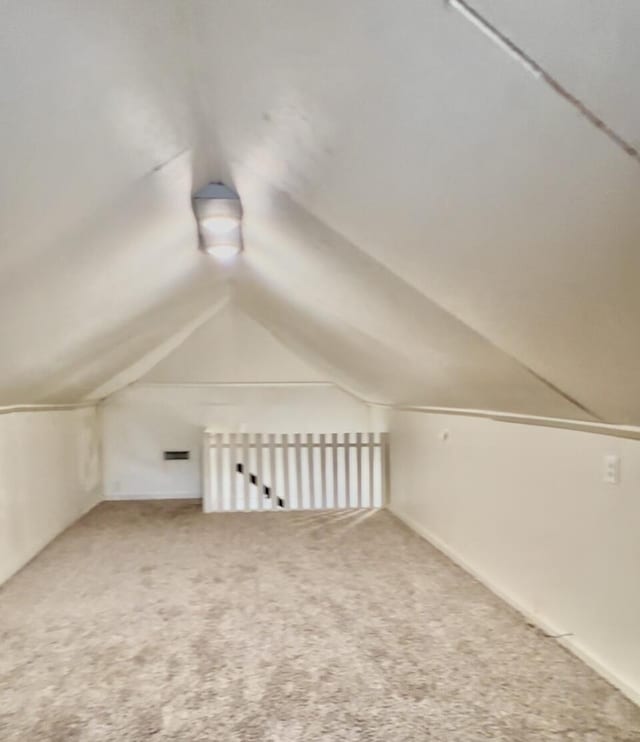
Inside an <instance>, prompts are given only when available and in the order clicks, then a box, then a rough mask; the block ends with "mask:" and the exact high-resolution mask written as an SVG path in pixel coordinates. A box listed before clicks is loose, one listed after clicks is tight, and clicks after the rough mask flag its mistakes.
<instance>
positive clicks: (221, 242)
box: [193, 183, 242, 260]
mask: <svg viewBox="0 0 640 742" xmlns="http://www.w3.org/2000/svg"><path fill="white" fill-rule="evenodd" d="M193 210H194V212H195V215H196V219H197V220H198V228H199V232H200V244H201V247H202V249H203V250H205V252H207V253H209V254H210V255H213V256H214V257H215V258H219V259H220V260H230V259H231V258H233V257H235V256H236V255H237V254H238V253H239V252H240V250H242V230H241V222H242V204H241V203H240V197H239V196H238V194H237V193H236V192H235V191H232V190H231V188H227V186H225V185H222V183H209V185H207V186H205V187H204V188H201V189H200V190H199V191H198V192H197V193H196V194H195V195H194V197H193Z"/></svg>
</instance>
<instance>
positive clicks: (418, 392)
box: [0, 0, 640, 423]
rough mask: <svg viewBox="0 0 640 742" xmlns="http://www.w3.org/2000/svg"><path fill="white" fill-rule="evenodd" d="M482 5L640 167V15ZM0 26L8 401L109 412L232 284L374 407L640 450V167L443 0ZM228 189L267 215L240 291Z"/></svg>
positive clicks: (143, 13) (135, 9)
mask: <svg viewBox="0 0 640 742" xmlns="http://www.w3.org/2000/svg"><path fill="white" fill-rule="evenodd" d="M469 1H470V4H471V5H472V6H474V7H475V8H476V9H477V10H478V11H480V12H482V13H483V14H485V16H486V17H487V19H488V20H489V21H490V22H491V23H493V24H495V25H496V26H497V27H498V28H500V29H501V31H502V32H503V33H505V34H506V35H508V36H509V37H510V38H512V40H513V41H514V43H516V44H517V45H518V46H520V47H521V48H522V49H523V50H525V51H526V52H527V53H528V54H530V55H531V56H532V57H534V58H535V59H536V61H538V62H539V63H540V64H541V65H542V66H543V67H544V68H545V69H546V70H547V71H548V72H549V73H550V74H552V75H553V76H554V77H556V79H558V81H559V82H560V83H561V84H562V85H563V86H565V87H566V88H567V89H568V90H569V91H570V92H571V93H572V94H573V95H575V96H576V97H578V98H579V99H580V100H581V102H582V103H583V104H584V105H586V106H587V107H589V108H590V109H591V110H593V112H594V113H595V115H597V116H599V117H601V118H602V119H603V120H604V121H605V122H606V123H607V125H608V126H610V127H611V128H612V129H613V130H615V131H616V132H617V133H619V135H620V136H621V137H623V138H626V139H628V140H629V141H630V142H631V143H634V144H635V143H638V142H639V141H640V129H639V123H640V107H639V104H638V102H637V101H636V100H635V97H634V95H633V93H634V92H635V72H636V70H637V68H638V62H639V61H640V60H639V59H638V56H640V52H638V49H637V44H636V39H637V33H636V32H635V31H634V30H633V29H634V28H635V29H637V28H638V25H639V24H640V8H639V7H638V6H637V5H636V3H634V2H632V0H625V1H624V2H623V1H621V2H620V3H616V4H613V5H612V4H611V3H609V2H606V0H589V1H588V2H587V0H563V1H562V2H553V3H552V2H551V1H550V0H549V1H548V2H540V3H535V4H532V3H528V2H524V0H519V1H518V2H513V1H512V2H506V0H505V1H504V2H502V1H501V0H498V1H496V2H494V0H491V2H489V1H488V0H487V1H486V2H485V1H483V0H469ZM0 29H2V30H1V31H0V34H2V36H1V38H0V82H1V84H0V90H1V91H2V92H1V93H0V96H1V99H0V147H2V154H3V164H4V167H3V169H2V174H0V188H1V189H2V200H1V202H0V235H1V240H2V250H1V252H0V288H1V292H0V312H1V314H0V341H1V345H0V347H1V348H2V356H1V358H0V403H10V402H41V401H53V400H75V399H79V398H81V397H83V396H84V395H86V394H87V393H89V392H91V391H92V390H95V389H96V388H99V387H101V386H103V385H104V384H105V383H108V382H109V380H110V379H112V378H114V377H117V378H120V377H119V376H118V375H119V374H122V372H123V371H124V370H125V369H127V368H131V367H133V366H132V364H133V365H135V362H136V361H137V360H138V359H139V358H141V357H143V356H145V355H146V354H149V353H150V352H151V351H152V350H153V348H154V347H157V346H162V344H163V343H165V342H166V340H167V338H170V337H172V336H174V335H175V334H176V333H177V332H179V331H180V329H181V328H183V327H184V326H185V325H188V323H189V322H190V321H192V320H193V318H194V317H195V316H198V315H199V314H201V313H202V312H204V311H206V308H207V306H211V305H213V304H214V303H216V302H219V301H220V300H221V297H223V296H225V295H226V292H227V291H228V290H229V287H230V288H231V290H232V292H233V296H234V300H235V301H236V303H237V304H238V305H239V306H241V307H242V308H243V310H244V311H245V312H247V313H249V314H251V315H252V316H253V317H254V319H255V320H257V321H258V322H260V323H261V324H262V325H263V326H264V327H266V328H267V329H268V330H269V331H270V332H271V333H272V334H273V335H275V336H276V337H277V338H278V339H279V340H280V341H281V342H283V343H284V344H285V345H286V346H287V347H288V348H289V349H291V350H293V351H294V352H296V353H297V354H299V355H300V356H301V357H303V358H304V359H305V360H306V361H308V362H310V363H312V364H313V365H314V367H315V368H316V369H318V370H319V373H321V375H322V376H323V377H326V378H329V379H334V380H336V381H338V382H339V383H341V384H342V385H343V386H345V387H346V388H349V389H350V390H351V391H355V392H356V393H358V394H360V395H362V396H364V397H366V398H367V399H372V400H376V401H386V402H391V403H408V404H421V405H438V406H458V407H465V408H468V407H474V408H484V409H499V410H505V411H511V412H520V413H527V414H535V415H547V416H558V417H574V418H583V419H584V418H590V417H594V418H599V419H602V420H606V421H608V422H628V423H640V375H639V374H638V373H637V371H638V369H639V366H640V363H639V362H640V344H639V342H638V320H639V318H640V293H639V292H638V291H637V290H636V280H637V276H638V275H640V251H639V250H638V241H639V237H640V210H639V209H638V208H637V204H638V200H639V197H640V163H639V162H638V161H637V160H635V159H633V158H632V157H630V156H629V155H627V154H626V153H625V152H623V151H622V149H620V148H619V147H617V146H616V145H615V143H614V142H612V141H611V140H610V139H609V138H607V137H606V136H605V135H604V134H603V133H602V132H601V131H599V130H598V129H597V128H596V127H594V126H593V124H592V123H591V122H589V121H588V120H587V119H586V118H585V117H584V116H581V115H580V114H579V113H578V111H577V110H576V109H575V108H574V107H572V106H571V105H570V103H569V102H568V101H567V100H566V99H564V98H563V97H561V96H559V95H558V94H557V93H555V92H554V91H553V90H551V89H550V88H549V86H548V85H546V84H545V83H544V82H543V81H541V80H539V79H536V78H535V77H533V76H532V75H531V74H530V73H529V72H528V71H527V70H526V69H524V68H523V67H522V66H521V65H519V64H518V63H517V62H516V61H514V59H513V58H512V57H511V56H509V55H507V54H506V53H505V52H504V50H503V49H500V48H499V47H498V46H496V45H495V44H493V43H492V42H491V41H490V39H488V38H487V37H486V36H485V35H483V34H482V33H481V32H480V31H479V30H478V29H477V28H476V27H475V26H473V25H471V24H470V23H469V22H468V21H467V20H466V19H465V18H464V17H463V16H462V15H460V14H459V13H458V12H456V11H455V10H453V9H452V8H450V7H448V6H447V5H446V3H444V2H443V1H442V0H401V1H400V2H398V0H350V2H348V3H345V2H344V1H343V0H325V2H323V3H317V2H314V1H313V0H308V1H307V0H302V1H301V0H269V1H268V2H262V1H258V0H234V2H232V3H230V2H225V1H224V0H208V1H207V2H205V1H204V0H191V1H189V2H186V1H184V0H183V1H179V0H174V1H173V2H170V1H169V0H139V1H138V2H136V3H130V2H125V1H124V0H122V1H119V2H115V1H114V0H92V1H89V2H87V1H85V2H71V0H58V1H57V2H56V3H39V2H35V0H23V1H22V2H20V3H18V2H8V3H4V4H3V5H2V6H1V9H0ZM209 179H220V180H225V181H227V182H228V183H230V184H233V185H235V187H236V188H237V189H238V191H239V193H240V195H241V198H242V201H243V205H244V209H245V215H246V221H245V244H246V251H245V253H244V255H243V257H242V260H241V261H239V263H238V265H237V266H236V267H235V268H232V269H225V270H221V269H220V268H219V267H217V266H215V265H212V264H211V261H209V260H208V259H207V257H206V256H203V255H202V254H200V253H199V252H198V251H197V250H196V229H195V224H194V221H193V217H192V214H191V210H190V194H191V193H192V192H193V191H194V190H195V189H196V188H197V187H198V186H200V185H202V184H203V183H204V182H206V181H207V180H209ZM167 347H168V346H167Z"/></svg>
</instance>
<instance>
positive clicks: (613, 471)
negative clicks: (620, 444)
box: [602, 453, 620, 484]
mask: <svg viewBox="0 0 640 742" xmlns="http://www.w3.org/2000/svg"><path fill="white" fill-rule="evenodd" d="M602 479H603V481H605V482H606V483H607V484H619V483H620V457H619V456H618V455H616V454H614V453H609V454H606V456H605V457H604V471H603V475H602Z"/></svg>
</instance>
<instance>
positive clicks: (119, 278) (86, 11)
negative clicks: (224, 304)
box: [0, 0, 224, 404]
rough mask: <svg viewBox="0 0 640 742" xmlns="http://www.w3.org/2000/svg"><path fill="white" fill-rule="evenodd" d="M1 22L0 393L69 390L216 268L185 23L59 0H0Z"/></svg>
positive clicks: (185, 316)
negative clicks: (201, 244) (202, 227)
mask: <svg viewBox="0 0 640 742" xmlns="http://www.w3.org/2000/svg"><path fill="white" fill-rule="evenodd" d="M0 29H1V30H0V34H1V36H2V41H1V43H0V82H1V85H0V89H1V91H2V92H1V93H0V107H1V110H0V147H1V150H2V169H1V171H0V191H1V193H2V198H1V199H0V244H1V249H0V349H1V350H0V353H1V356H0V404H2V403H16V402H17V403H22V402H48V401H74V400H77V399H79V398H81V397H82V396H83V395H84V394H86V393H87V392H89V391H90V390H92V389H94V388H95V387H97V386H99V385H100V384H101V383H103V382H104V381H106V380H107V379H108V378H109V377H111V376H112V375H114V374H115V373H117V372H118V371H120V370H121V369H122V368H124V367H126V366H128V365H129V364H131V363H132V362H133V361H134V360H136V359H137V358H138V357H140V356H141V355H143V354H144V353H146V352H148V350H149V349H150V348H152V347H155V346H156V345H158V344H159V343H160V342H161V341H162V340H163V338H164V337H166V336H168V335H170V334H171V333H173V332H175V331H176V330H177V329H178V328H179V326H180V325H181V324H182V323H186V322H188V321H189V320H190V319H191V317H192V316H193V315H194V313H197V312H201V311H202V310H203V308H204V307H205V306H206V305H207V304H208V303H209V302H211V301H213V299H214V297H215V295H216V294H217V292H218V291H219V290H220V289H219V287H220V284H221V283H222V281H223V279H224V275H221V274H220V273H219V272H216V271H215V270H213V269H212V267H211V265H210V264H209V263H210V261H207V260H206V259H205V257H204V256H202V255H200V254H199V253H198V252H197V250H196V249H195V246H196V244H197V242H196V231H195V224H194V221H193V217H192V213H191V208H190V194H191V191H192V189H193V179H194V177H198V176H197V172H196V173H195V175H194V168H193V163H194V162H195V163H199V162H200V160H201V158H199V157H198V156H197V155H196V154H195V152H194V150H193V142H194V141H195V139H196V137H195V134H194V132H195V130H196V126H197V122H196V120H195V117H194V106H193V100H192V95H191V76H190V75H191V71H190V67H189V64H188V53H187V52H188V49H189V44H188V39H187V33H186V32H187V29H188V24H187V23H186V19H185V18H184V17H183V15H182V8H181V5H180V4H177V3H174V2H167V1H166V0H158V1H156V0H153V1H152V0H142V1H141V2H136V3H130V2H125V1H124V0H123V1H119V2H94V1H92V0H90V1H89V2H84V3H78V2H72V1H71V0H60V1H59V2H55V3H46V2H45V3H32V2H24V3H21V2H8V3H3V4H2V8H1V10H0ZM201 164H202V163H201V162H200V165H201Z"/></svg>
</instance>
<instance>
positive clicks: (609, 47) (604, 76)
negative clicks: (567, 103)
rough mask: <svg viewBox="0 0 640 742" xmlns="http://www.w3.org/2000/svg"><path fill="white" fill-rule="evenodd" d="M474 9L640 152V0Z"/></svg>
mask: <svg viewBox="0 0 640 742" xmlns="http://www.w3.org/2000/svg"><path fill="white" fill-rule="evenodd" d="M471 5H472V6H473V7H474V8H476V10H478V11H479V12H481V13H482V14H483V16H484V17H485V18H486V19H487V20H488V21H489V22H490V23H491V24H493V25H494V26H495V27H496V28H499V29H500V30H501V32H502V33H504V34H505V35H506V36H507V37H508V38H509V39H511V40H512V41H513V42H514V43H515V44H516V45H517V46H518V47H520V48H521V49H522V50H523V51H525V52H526V53H527V54H529V55H530V56H532V57H533V58H534V59H536V60H537V61H538V63H539V64H541V65H542V66H543V68H544V69H545V70H546V71H547V72H549V73H550V74H551V75H553V76H554V77H555V78H556V79H557V80H558V81H559V82H560V83H561V84H562V85H564V86H565V87H566V88H568V89H569V90H570V91H571V92H572V93H573V94H574V95H575V96H576V97H577V98H578V99H580V100H581V101H582V102H583V103H584V104H585V105H587V106H588V107H589V108H590V109H591V110H592V111H593V112H594V113H596V114H597V115H598V116H599V117H600V118H601V119H603V121H605V122H606V123H607V124H608V125H609V126H611V127H612V128H613V129H614V130H615V131H616V132H617V133H618V134H619V135H620V136H622V137H623V138H624V139H625V140H627V141H628V142H629V143H631V144H632V145H633V146H635V147H636V148H638V149H640V99H638V95H637V87H638V86H637V75H636V74H635V73H634V70H635V71H637V70H638V69H640V44H638V38H640V12H638V3H637V2H636V0H616V1H615V2H614V3H612V2H611V1H610V0H559V1H558V0H542V1H539V2H536V3H532V2H529V0H472V2H471Z"/></svg>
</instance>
